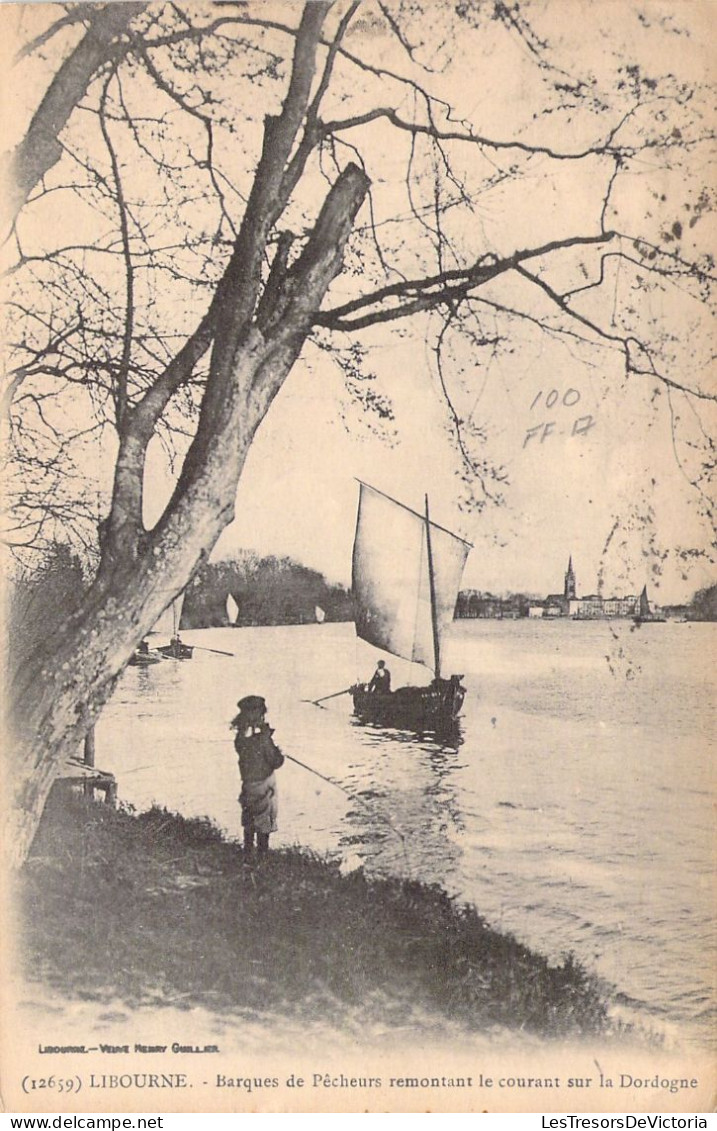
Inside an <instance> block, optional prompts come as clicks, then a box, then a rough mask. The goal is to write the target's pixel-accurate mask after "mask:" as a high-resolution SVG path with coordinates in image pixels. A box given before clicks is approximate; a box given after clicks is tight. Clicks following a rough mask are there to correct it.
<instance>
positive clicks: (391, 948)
mask: <svg viewBox="0 0 717 1131" xmlns="http://www.w3.org/2000/svg"><path fill="white" fill-rule="evenodd" d="M21 901H22V907H23V928H22V932H23V934H22V940H21V942H22V946H21V950H22V953H23V954H24V956H25V960H26V973H27V976H28V978H30V979H31V980H37V981H40V982H43V983H45V984H49V985H51V986H53V987H54V988H56V989H58V990H61V991H62V992H63V993H64V994H67V995H70V996H78V997H83V998H90V999H97V1000H109V999H117V998H121V999H123V1000H124V1001H125V1002H127V1003H128V1004H129V1005H149V1004H153V1005H161V1004H174V1005H176V1004H178V1003H179V1004H182V1005H201V1006H204V1007H207V1008H210V1009H212V1010H215V1011H219V1012H231V1013H239V1014H242V1013H243V1012H249V1011H251V1012H252V1014H254V1015H256V1014H257V1013H259V1014H261V1013H277V1012H278V1013H283V1014H285V1015H287V1016H292V1017H294V1018H299V1019H301V1018H306V1020H307V1021H308V1020H317V1019H321V1020H331V1021H332V1022H334V1023H336V1024H339V1025H340V1024H341V1018H342V1016H343V1015H345V1014H347V1013H348V1012H349V1011H351V1010H355V1009H356V1008H358V1007H360V1008H361V1009H363V1010H365V1011H367V1016H370V1014H371V1012H372V1011H373V1012H374V1013H375V1014H376V1016H380V1018H381V1020H382V1022H384V1023H388V1024H396V1025H401V1024H403V1023H405V1022H406V1020H407V1019H409V1018H410V1016H411V1012H412V1011H413V1010H415V1009H420V1010H422V1011H424V1012H428V1013H429V1014H432V1015H435V1016H436V1017H437V1018H439V1017H440V1018H447V1019H450V1020H451V1021H452V1022H453V1023H459V1024H461V1025H464V1026H465V1027H466V1028H468V1029H473V1030H484V1029H489V1028H491V1027H493V1026H505V1027H508V1028H514V1029H521V1030H523V1031H528V1032H531V1033H535V1034H538V1035H541V1036H550V1037H553V1036H554V1037H563V1036H566V1035H586V1036H590V1035H600V1036H602V1037H607V1036H609V1035H610V1034H611V1031H612V1028H611V1024H610V1022H609V1019H608V1012H607V1002H606V999H605V997H604V994H603V993H602V992H601V989H600V987H599V986H598V984H597V983H596V981H595V980H594V979H593V978H592V977H591V976H589V975H587V974H586V973H585V971H583V970H582V969H581V967H580V966H579V965H577V964H576V963H575V962H573V961H572V960H571V959H567V960H566V961H565V962H564V963H563V964H562V965H560V966H551V965H550V964H549V963H548V962H547V961H546V959H544V958H543V957H541V956H540V955H539V954H536V953H534V952H532V951H530V950H528V949H527V948H526V947H524V946H522V945H520V944H519V943H517V942H516V941H515V940H514V939H513V938H511V937H510V936H508V935H504V934H500V933H498V932H496V931H494V930H492V929H491V928H490V927H489V926H488V925H487V924H486V923H485V922H484V920H483V919H482V918H481V916H480V915H479V914H478V912H477V911H476V910H475V909H474V908H472V907H469V906H463V905H460V904H458V903H456V902H454V901H453V900H451V899H450V898H449V897H448V896H447V895H446V894H445V892H443V891H441V890H440V889H439V888H437V887H429V886H425V885H422V884H419V883H416V882H413V881H404V880H400V879H390V878H388V879H387V878H370V877H367V876H366V875H364V873H363V872H362V871H358V872H352V873H350V874H348V875H341V873H340V871H339V868H338V866H337V865H336V864H335V863H332V862H328V861H326V860H323V859H319V858H317V857H315V856H313V855H310V854H308V853H304V852H300V851H298V850H295V849H292V850H281V851H276V852H271V853H270V854H269V855H268V856H267V857H266V858H264V859H263V860H261V861H260V862H259V863H258V864H257V865H256V866H255V867H253V868H248V867H245V866H244V863H243V855H242V850H241V847H240V846H239V845H237V844H235V843H233V842H228V841H226V840H224V839H223V837H222V835H221V833H220V832H219V831H218V830H217V829H216V828H215V827H214V826H212V825H211V824H210V823H209V822H207V821H197V820H185V819H184V818H182V817H179V816H177V815H175V814H171V813H168V812H166V811H164V810H159V809H153V810H151V811H150V812H148V813H142V814H133V813H130V812H125V811H122V810H119V811H115V810H112V809H110V808H108V807H106V806H104V805H101V804H92V803H88V802H85V801H84V800H83V799H78V798H73V799H69V800H68V799H64V800H59V799H57V800H55V801H53V802H52V803H51V804H50V805H49V806H48V808H47V810H46V813H45V816H44V817H43V821H42V824H41V827H40V830H39V833H38V836H37V838H36V840H35V844H34V846H33V850H32V854H31V856H30V859H29V860H28V862H27V864H26V866H25V869H24V873H23V876H22V894H21Z"/></svg>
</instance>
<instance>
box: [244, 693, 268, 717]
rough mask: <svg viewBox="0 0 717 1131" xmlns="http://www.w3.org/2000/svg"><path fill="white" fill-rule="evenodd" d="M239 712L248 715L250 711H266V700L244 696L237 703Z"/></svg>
mask: <svg viewBox="0 0 717 1131" xmlns="http://www.w3.org/2000/svg"><path fill="white" fill-rule="evenodd" d="M237 707H238V708H239V710H240V711H246V712H248V713H250V712H252V711H266V699H262V697H261V695H245V696H244V698H243V699H240V700H239V702H238V703H237Z"/></svg>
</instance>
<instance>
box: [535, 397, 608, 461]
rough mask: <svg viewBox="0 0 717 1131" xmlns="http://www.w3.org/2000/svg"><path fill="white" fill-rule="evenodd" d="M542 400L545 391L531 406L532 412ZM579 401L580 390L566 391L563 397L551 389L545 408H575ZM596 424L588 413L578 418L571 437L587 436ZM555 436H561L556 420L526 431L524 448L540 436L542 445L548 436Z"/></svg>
mask: <svg viewBox="0 0 717 1131" xmlns="http://www.w3.org/2000/svg"><path fill="white" fill-rule="evenodd" d="M542 398H543V390H542V389H541V390H540V392H539V393H538V394H537V395H536V396H535V397H534V399H533V403H532V404H531V406H530V411H531V412H532V411H533V409H534V408H535V407H536V406H537V405H538V404H539V403H540V401H541V399H542ZM579 400H580V392H579V390H578V389H572V388H570V389H566V390H565V392H564V393H563V394H562V396H561V395H560V391H559V390H558V389H551V390H550V392H549V393H548V394H547V396H545V407H546V408H547V409H553V408H555V406H556V405H558V407H559V408H574V407H575V405H576V404H578V402H579ZM595 424H596V421H595V419H594V417H593V416H592V415H591V414H590V413H587V414H586V415H585V416H578V417H576V418H575V420H574V421H573V426H572V429H571V432H570V435H571V436H585V435H587V433H588V432H589V431H590V429H591V428H594V427H595ZM554 435H559V433H557V432H556V423H555V421H554V420H548V421H544V422H543V423H542V424H535V425H533V427H532V428H528V429H527V430H526V433H525V439H524V440H523V447H525V446H526V444H527V443H528V441H529V440H532V439H534V438H535V437H536V436H540V443H541V444H543V443H545V441H546V440H547V438H548V436H554Z"/></svg>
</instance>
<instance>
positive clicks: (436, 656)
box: [426, 495, 441, 679]
mask: <svg viewBox="0 0 717 1131" xmlns="http://www.w3.org/2000/svg"><path fill="white" fill-rule="evenodd" d="M426 550H427V552H428V581H429V586H430V591H431V625H432V627H433V665H434V667H435V675H436V679H440V678H441V652H440V646H439V642H438V610H437V609H436V579H435V577H434V575H433V548H432V546H431V520H430V517H429V514H428V495H426Z"/></svg>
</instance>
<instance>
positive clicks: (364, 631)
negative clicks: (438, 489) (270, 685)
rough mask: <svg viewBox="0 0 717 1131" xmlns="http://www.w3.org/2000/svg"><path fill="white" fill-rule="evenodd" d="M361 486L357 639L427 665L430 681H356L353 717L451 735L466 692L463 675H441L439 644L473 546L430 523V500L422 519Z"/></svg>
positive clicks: (356, 550)
mask: <svg viewBox="0 0 717 1131" xmlns="http://www.w3.org/2000/svg"><path fill="white" fill-rule="evenodd" d="M360 489H361V493H360V498H359V508H358V517H357V521H356V535H355V539H354V549H353V564H352V590H353V599H354V615H355V621H356V634H357V636H359V637H360V638H361V639H362V640H366V641H367V642H368V643H369V644H374V645H375V646H376V647H377V648H381V649H383V651H385V652H389V653H390V654H391V655H394V656H400V657H402V658H404V659H407V660H411V661H412V662H414V663H418V664H423V665H424V666H425V667H427V668H429V669H430V670H431V671H432V672H433V678H432V679H431V681H430V683H428V684H427V685H425V686H424V685H418V686H413V685H409V686H405V687H398V688H396V689H395V690H393V691H384V690H376V689H373V688H372V686H371V684H366V683H357V684H354V686H353V687H351V688H350V689H349V690H350V693H351V695H352V697H353V704H354V714H355V716H356V717H357V718H358V719H359V720H360V721H361V722H363V723H372V724H375V725H377V726H385V727H397V728H400V729H406V730H413V731H416V732H417V733H419V734H423V733H436V734H447V733H449V732H450V731H452V730H454V729H455V726H456V720H457V718H458V716H459V714H460V711H461V708H462V706H463V700H464V698H465V694H466V689H465V687H463V685H462V683H461V680H462V678H463V676H462V675H451V676H450V677H449V678H448V679H446V678H444V677H443V676H442V674H441V643H442V636H443V634H444V633H445V631H446V629H447V628H448V626H449V625H450V623H451V622H452V621H453V615H454V611H455V605H456V598H457V595H458V589H459V586H460V581H461V576H462V574H463V568H464V566H465V562H466V558H467V556H468V553H469V551H470V549H471V544H470V543H469V542H466V541H465V540H464V539H463V538H460V537H459V536H458V535H457V534H453V533H451V531H449V530H446V529H444V527H442V526H438V525H437V524H436V523H435V522H433V521H432V520H431V518H430V515H429V510H428V497H427V496H426V505H425V513H424V514H419V513H418V511H414V510H412V509H411V508H410V507H407V506H405V505H404V504H403V503H400V502H398V501H397V500H396V499H392V498H391V497H390V496H389V495H385V494H384V493H383V492H382V491H378V490H376V488H374V487H370V486H369V485H368V484H366V483H360Z"/></svg>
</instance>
